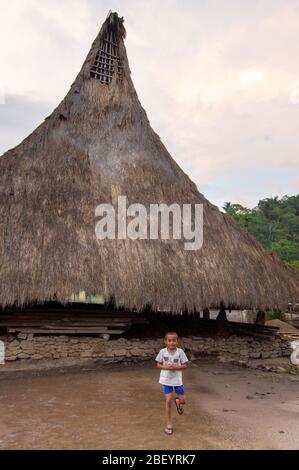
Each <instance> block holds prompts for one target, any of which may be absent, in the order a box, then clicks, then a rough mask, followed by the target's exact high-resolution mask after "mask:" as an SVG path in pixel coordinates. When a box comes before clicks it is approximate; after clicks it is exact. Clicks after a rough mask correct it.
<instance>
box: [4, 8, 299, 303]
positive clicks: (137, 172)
mask: <svg viewBox="0 0 299 470" xmlns="http://www.w3.org/2000/svg"><path fill="white" fill-rule="evenodd" d="M111 33H113V35H112V36H113V37H112V36H109V35H110V34H111ZM109 37H110V39H111V38H112V40H113V42H114V43H115V44H117V45H118V49H116V48H115V46H114V49H110V52H111V51H112V55H114V56H116V55H117V50H118V55H119V60H118V59H117V58H115V60H113V63H112V67H114V70H115V71H114V73H113V74H112V73H111V75H112V81H111V83H110V84H109V85H108V84H106V83H101V75H100V74H101V72H100V71H99V70H98V76H99V78H100V79H98V78H94V77H93V76H91V71H92V70H94V69H93V67H94V65H95V61H96V60H97V58H98V52H99V50H100V48H101V47H102V46H103V44H105V42H104V38H109ZM124 37H125V29H124V26H123V20H122V19H120V18H119V17H118V16H117V14H111V15H110V16H109V17H108V19H107V20H106V22H105V23H104V25H103V27H102V29H101V31H100V33H99V35H98V37H97V38H96V40H95V41H94V43H93V45H92V48H91V50H90V52H89V54H88V57H87V59H86V61H85V62H84V65H83V67H82V70H81V71H80V73H79V75H78V77H77V79H76V81H75V82H74V84H73V85H72V87H71V89H70V91H69V93H68V94H67V96H66V98H65V99H64V100H63V102H62V103H61V104H60V105H59V106H58V108H56V109H55V111H54V112H53V113H52V115H51V116H50V117H48V118H47V119H46V120H45V122H44V123H42V124H41V126H40V127H38V128H37V129H36V130H35V131H34V132H33V133H32V134H31V135H30V136H29V137H28V138H26V139H25V140H24V141H23V142H22V143H21V144H20V145H18V146H17V147H16V148H14V149H12V150H10V151H8V152H7V153H5V154H4V155H3V156H2V157H1V158H0V201H1V203H0V305H2V306H3V307H5V306H7V305H13V304H16V305H18V306H22V305H24V304H27V303H31V302H35V301H39V302H43V301H46V300H49V299H53V298H56V299H57V300H59V301H61V302H66V301H67V300H68V299H69V298H70V296H71V295H72V294H73V293H77V292H79V291H80V290H85V291H86V292H91V293H102V294H103V295H104V296H105V298H109V297H111V296H113V297H114V299H115V302H116V305H124V306H126V307H128V308H137V309H142V308H144V307H145V306H146V305H151V307H152V308H153V309H158V308H159V309H163V310H167V309H171V310H172V311H173V312H179V311H181V310H182V309H183V310H185V309H187V310H188V311H189V312H191V311H194V310H197V311H198V310H200V309H203V308H205V307H218V306H219V305H220V303H221V301H222V302H224V303H225V304H226V305H229V306H236V307H240V308H243V307H244V308H260V309H266V308H281V307H284V306H286V305H287V303H288V302H292V301H297V300H298V298H299V275H298V273H297V272H295V270H293V269H291V268H288V267H286V266H285V265H284V264H283V263H282V262H281V261H280V260H279V259H278V258H277V257H276V256H274V255H273V254H271V253H270V252H268V251H267V250H266V249H265V248H263V247H262V246H261V245H260V244H259V243H258V242H257V241H256V240H255V239H254V238H253V237H252V236H250V235H249V234H248V233H247V232H246V231H245V230H243V229H242V228H240V227H239V226H238V225H237V224H236V223H235V222H234V221H233V220H232V218H230V217H229V216H228V215H225V214H223V213H221V212H220V211H219V210H218V209H217V208H216V207H215V206H213V205H212V204H211V203H210V202H208V201H207V200H206V199H205V198H204V196H203V195H202V194H200V193H199V192H198V190H197V188H196V186H195V184H194V183H193V182H192V181H191V180H190V179H189V178H188V176H187V175H185V174H184V172H183V171H182V170H181V169H180V168H179V166H178V165H177V164H176V163H175V162H174V160H173V159H172V158H171V156H170V155H169V153H168V151H167V150H166V148H165V147H164V145H163V144H162V142H161V140H160V138H159V137H158V136H157V135H156V134H155V132H154V131H153V130H152V129H151V127H150V125H149V121H148V119H147V116H146V113H145V111H144V110H143V108H142V107H141V105H140V103H139V101H138V97H137V94H136V91H135V89H134V86H133V83H132V81H131V77H130V69H129V64H128V59H127V55H126V50H125V46H124ZM110 47H111V46H110ZM98 59H99V58H98ZM98 65H99V64H98ZM110 69H111V67H110ZM102 78H103V77H102ZM119 195H126V196H127V197H128V202H129V203H135V202H139V203H142V204H144V205H145V206H146V207H148V206H149V204H150V203H162V202H164V203H166V204H172V203H174V202H176V203H178V204H180V205H181V204H187V203H191V204H195V203H202V204H203V205H204V245H203V248H202V249H201V250H199V251H193V252H187V251H185V250H184V244H183V240H182V241H179V240H169V241H161V240H156V241H155V240H138V241H132V240H115V241H109V240H105V241H101V242H100V241H98V240H97V239H96V237H95V215H94V211H95V207H96V206H97V205H98V204H100V203H112V204H116V202H117V197H118V196H119Z"/></svg>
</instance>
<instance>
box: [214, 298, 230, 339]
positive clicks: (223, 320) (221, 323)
mask: <svg viewBox="0 0 299 470" xmlns="http://www.w3.org/2000/svg"><path fill="white" fill-rule="evenodd" d="M216 323H217V325H216V330H217V333H224V332H225V331H226V330H227V327H228V321H227V316H226V311H225V305H224V303H223V302H221V304H220V312H219V314H218V316H217V319H216Z"/></svg>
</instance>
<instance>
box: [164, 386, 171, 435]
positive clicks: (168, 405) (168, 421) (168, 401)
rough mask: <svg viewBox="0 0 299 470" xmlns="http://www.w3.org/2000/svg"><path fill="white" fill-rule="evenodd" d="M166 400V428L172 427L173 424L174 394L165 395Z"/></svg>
mask: <svg viewBox="0 0 299 470" xmlns="http://www.w3.org/2000/svg"><path fill="white" fill-rule="evenodd" d="M165 400H166V415H165V418H166V427H172V423H171V405H172V393H167V394H166V395H165Z"/></svg>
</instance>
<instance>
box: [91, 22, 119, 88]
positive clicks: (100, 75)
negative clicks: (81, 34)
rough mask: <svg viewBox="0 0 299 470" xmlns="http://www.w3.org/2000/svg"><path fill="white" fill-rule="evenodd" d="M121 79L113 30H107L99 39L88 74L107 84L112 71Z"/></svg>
mask: <svg viewBox="0 0 299 470" xmlns="http://www.w3.org/2000/svg"><path fill="white" fill-rule="evenodd" d="M115 72H116V73H117V78H118V79H119V80H122V78H123V67H122V61H121V59H120V57H119V47H118V44H117V43H116V40H115V34H114V32H113V31H110V32H107V33H106V35H105V37H104V38H103V39H102V41H101V46H100V50H99V52H98V53H97V55H96V59H95V62H94V65H93V66H92V67H91V71H90V76H91V77H92V78H97V79H98V80H100V82H101V83H105V84H107V85H109V84H110V83H111V81H112V77H113V75H114V73H115Z"/></svg>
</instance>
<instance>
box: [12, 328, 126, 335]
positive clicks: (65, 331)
mask: <svg viewBox="0 0 299 470" xmlns="http://www.w3.org/2000/svg"><path fill="white" fill-rule="evenodd" d="M7 331H8V333H27V334H30V333H33V334H43V335H51V334H55V335H67V334H69V335H70V334H87V333H90V334H101V333H103V334H109V335H121V334H123V333H124V330H105V329H104V330H103V329H101V328H93V329H88V330H86V328H80V329H78V328H77V329H75V328H68V329H61V330H47V329H42V328H8V330H7Z"/></svg>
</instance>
